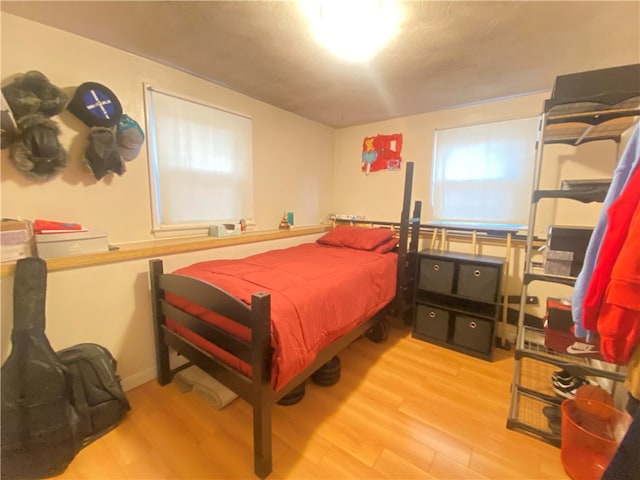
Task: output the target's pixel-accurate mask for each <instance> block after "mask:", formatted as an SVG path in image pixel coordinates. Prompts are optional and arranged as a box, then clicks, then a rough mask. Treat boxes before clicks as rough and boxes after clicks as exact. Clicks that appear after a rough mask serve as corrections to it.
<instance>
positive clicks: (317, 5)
mask: <svg viewBox="0 0 640 480" xmlns="http://www.w3.org/2000/svg"><path fill="white" fill-rule="evenodd" d="M300 5H301V7H302V11H303V13H304V14H305V16H306V17H307V20H308V22H309V25H310V28H311V30H312V31H313V34H314V36H315V37H316V39H317V41H318V42H319V43H320V44H321V45H323V46H324V47H326V48H328V49H329V50H330V51H331V52H333V53H334V54H336V55H337V56H339V57H340V58H342V59H344V60H347V61H350V62H359V61H362V62H365V61H367V60H369V59H370V58H371V57H372V56H373V55H374V54H375V53H376V52H377V51H378V50H380V48H382V47H383V46H384V45H385V44H386V43H387V42H388V41H389V40H390V39H391V38H392V37H393V36H394V35H395V34H396V33H397V31H398V28H399V26H400V23H401V19H402V12H401V10H400V7H399V5H398V4H397V3H396V1H395V0H300Z"/></svg>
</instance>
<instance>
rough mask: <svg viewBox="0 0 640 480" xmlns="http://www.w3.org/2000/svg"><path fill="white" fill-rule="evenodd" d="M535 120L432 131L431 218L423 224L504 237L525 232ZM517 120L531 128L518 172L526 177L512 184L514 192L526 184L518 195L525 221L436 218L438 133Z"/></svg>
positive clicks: (530, 187)
mask: <svg viewBox="0 0 640 480" xmlns="http://www.w3.org/2000/svg"><path fill="white" fill-rule="evenodd" d="M539 120H540V115H538V114H536V115H527V116H524V117H518V118H510V119H505V120H492V121H486V122H482V123H473V124H468V125H458V126H452V127H447V128H441V129H435V130H434V137H433V157H432V163H431V181H430V192H429V199H430V207H431V217H432V218H431V219H430V220H429V221H428V223H427V224H428V225H431V226H434V227H441V228H445V229H448V230H460V231H486V232H504V233H505V234H506V233H508V232H526V231H527V229H528V214H529V211H530V200H531V193H532V191H533V174H534V168H535V161H536V142H537V141H538V137H539V134H538V130H539ZM517 121H529V122H531V124H532V127H533V128H532V131H531V136H530V140H531V150H530V151H529V153H527V156H526V158H524V159H525V160H527V163H528V166H527V165H525V168H523V169H522V172H523V173H525V174H526V178H524V179H523V180H522V181H520V182H517V183H514V185H517V186H516V187H514V190H515V189H518V188H521V187H522V186H524V185H525V184H526V188H527V192H528V195H526V196H522V197H521V198H526V199H527V203H526V206H523V207H522V208H523V210H526V212H527V218H523V222H522V223H506V222H500V221H497V220H496V219H493V220H491V221H490V220H486V221H478V222H472V221H458V220H446V219H444V218H439V219H436V196H437V193H438V191H437V189H436V188H434V185H435V182H436V171H437V169H438V165H439V163H438V161H437V154H438V147H439V145H438V133H439V132H443V131H447V130H459V129H472V128H474V127H483V126H487V127H489V126H491V125H499V124H503V123H508V122H517ZM523 140H527V139H523ZM499 181H500V182H505V181H507V179H506V178H502V177H500V180H499Z"/></svg>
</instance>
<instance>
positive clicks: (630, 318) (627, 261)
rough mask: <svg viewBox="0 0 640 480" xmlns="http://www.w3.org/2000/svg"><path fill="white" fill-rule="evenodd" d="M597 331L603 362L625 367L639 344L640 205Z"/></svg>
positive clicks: (614, 275) (601, 312)
mask: <svg viewBox="0 0 640 480" xmlns="http://www.w3.org/2000/svg"><path fill="white" fill-rule="evenodd" d="M638 188H640V187H638ZM597 328H598V333H600V349H601V351H602V356H603V357H604V359H605V360H607V361H608V362H612V363H619V364H622V365H624V364H626V363H627V362H628V361H629V358H630V356H631V352H632V351H633V349H634V348H635V347H636V345H638V342H639V341H640V202H637V204H636V207H635V210H634V213H633V216H632V218H631V222H630V223H629V233H628V235H627V237H626V240H625V241H624V244H623V246H622V249H621V250H620V254H619V255H618V257H617V259H616V261H615V264H614V266H613V270H612V271H611V280H610V281H609V284H608V285H607V289H606V292H605V296H604V302H603V304H602V308H601V309H600V313H599V316H598V321H597Z"/></svg>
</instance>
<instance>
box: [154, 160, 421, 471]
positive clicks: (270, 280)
mask: <svg viewBox="0 0 640 480" xmlns="http://www.w3.org/2000/svg"><path fill="white" fill-rule="evenodd" d="M412 178H413V164H412V163H407V165H406V175H405V187H404V197H403V205H402V212H401V219H400V222H397V223H393V222H381V225H377V224H375V223H372V225H371V226H372V227H373V228H362V227H355V226H338V227H336V228H335V229H334V230H331V231H329V232H328V233H327V234H325V235H323V236H322V237H321V238H319V239H317V240H316V241H315V242H311V243H304V244H301V245H297V246H295V247H290V248H287V249H280V250H272V251H269V252H265V253H261V254H258V255H252V256H250V257H246V258H244V259H235V260H213V261H205V262H198V263H196V264H194V265H189V266H186V267H184V268H180V269H178V270H176V271H175V272H172V273H164V271H163V265H162V261H161V260H151V261H150V262H149V270H150V271H149V275H150V282H151V293H152V309H153V316H154V331H155V343H156V362H157V372H158V382H159V383H160V385H166V384H168V383H170V382H171V380H172V378H173V376H174V375H175V373H177V372H178V371H179V370H180V369H182V368H186V367H187V366H190V365H197V366H198V367H199V368H201V369H202V370H204V371H206V372H207V373H208V374H210V375H211V376H213V377H215V378H216V380H218V381H219V382H221V383H223V384H224V385H225V386H227V387H228V388H230V389H231V390H233V391H234V392H235V393H236V394H237V395H238V396H239V397H241V398H243V399H244V400H246V401H247V402H249V403H250V404H251V405H252V407H253V446H254V471H255V473H256V475H257V476H258V477H260V478H265V477H266V476H268V475H269V474H270V473H271V469H272V460H271V408H272V405H273V403H275V402H279V401H282V399H283V398H285V397H286V396H287V395H290V394H291V393H292V392H293V391H295V389H296V388H297V387H298V386H300V385H301V384H302V382H304V381H305V380H306V379H307V378H308V377H309V376H311V375H312V374H313V373H314V372H316V371H318V370H319V369H320V368H321V367H323V365H328V364H329V362H330V361H331V360H332V359H333V357H334V356H335V355H336V354H337V353H339V352H340V351H341V350H342V349H343V348H345V347H346V346H348V345H349V344H350V343H351V342H352V341H353V340H355V339H356V338H358V337H360V336H362V335H364V334H366V335H367V336H369V338H371V339H372V340H374V341H381V340H383V339H384V338H386V332H387V330H388V325H387V324H386V323H385V322H386V321H387V320H386V318H385V315H386V314H393V315H395V316H401V317H402V316H407V317H408V315H407V313H409V314H410V310H411V306H412V303H413V302H412V300H413V294H414V277H415V271H416V253H417V248H418V239H419V238H418V237H419V229H420V225H419V224H420V209H421V204H420V202H415V206H414V208H413V213H412V214H411V215H410V214H409V211H410V209H411V184H412ZM169 349H173V350H175V351H176V352H177V353H178V354H180V355H182V356H184V357H185V358H187V359H188V360H189V362H188V363H187V364H185V365H181V366H180V367H176V368H171V366H170V363H169Z"/></svg>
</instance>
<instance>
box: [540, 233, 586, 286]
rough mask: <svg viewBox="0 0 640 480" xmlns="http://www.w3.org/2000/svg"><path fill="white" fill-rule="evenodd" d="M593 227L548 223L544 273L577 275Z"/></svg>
mask: <svg viewBox="0 0 640 480" xmlns="http://www.w3.org/2000/svg"><path fill="white" fill-rule="evenodd" d="M592 233H593V228H591V227H565V226H559V225H550V226H549V230H548V233H547V252H546V259H545V262H544V273H546V274H549V275H562V276H565V277H577V276H578V274H579V273H580V270H582V264H583V263H584V257H585V254H586V252H587V247H588V246H589V240H590V239H591V234H592Z"/></svg>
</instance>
